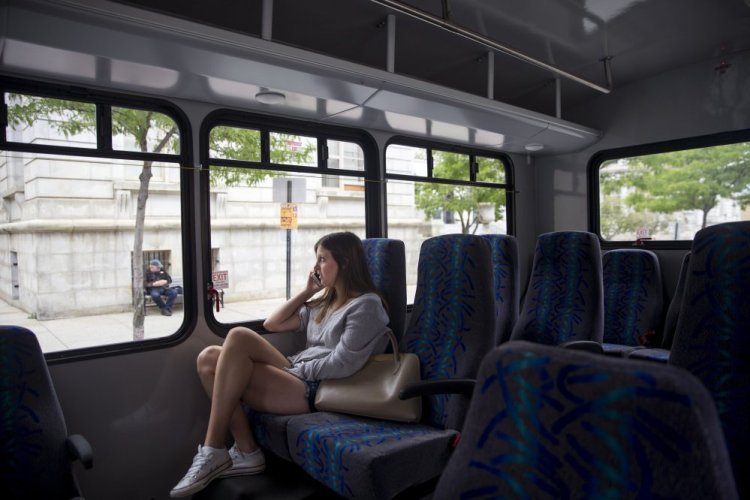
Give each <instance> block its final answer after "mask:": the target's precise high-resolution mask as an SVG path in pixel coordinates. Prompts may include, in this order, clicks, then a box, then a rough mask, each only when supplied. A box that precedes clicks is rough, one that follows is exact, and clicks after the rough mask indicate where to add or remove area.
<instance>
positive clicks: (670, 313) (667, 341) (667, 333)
mask: <svg viewBox="0 0 750 500" xmlns="http://www.w3.org/2000/svg"><path fill="white" fill-rule="evenodd" d="M689 264H690V252H688V253H686V254H685V257H683V259H682V266H681V267H680V276H679V277H678V278H677V287H676V288H675V291H674V296H673V297H672V300H671V301H670V302H669V308H668V309H667V314H666V316H665V318H664V336H663V339H662V343H661V346H662V348H664V349H671V348H672V342H673V341H674V332H675V330H676V329H677V318H678V317H679V313H680V307H682V298H683V296H684V295H685V281H686V279H687V270H688V265H689Z"/></svg>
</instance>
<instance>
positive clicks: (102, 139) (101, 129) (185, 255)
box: [0, 77, 197, 364]
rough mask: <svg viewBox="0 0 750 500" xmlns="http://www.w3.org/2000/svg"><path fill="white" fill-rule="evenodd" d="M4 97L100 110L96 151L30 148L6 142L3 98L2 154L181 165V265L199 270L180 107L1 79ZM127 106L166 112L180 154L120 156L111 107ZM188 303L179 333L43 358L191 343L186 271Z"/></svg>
mask: <svg viewBox="0 0 750 500" xmlns="http://www.w3.org/2000/svg"><path fill="white" fill-rule="evenodd" d="M0 93H1V94H2V96H3V97H4V96H5V95H6V94H7V93H17V94H25V95H30V96H36V97H46V98H53V99H62V100H68V101H79V102H85V103H91V104H94V105H96V113H97V132H96V135H97V144H96V148H79V147H74V146H59V145H48V144H28V143H22V142H15V141H9V140H8V138H7V126H8V106H7V105H6V104H5V100H4V98H3V103H2V104H3V107H2V111H1V112H0V127H2V132H0V150H3V151H15V152H22V153H37V154H48V155H60V156H77V157H89V158H107V159H114V160H136V161H156V162H158V161H162V162H170V163H174V164H177V165H179V168H180V204H181V206H182V210H181V216H180V217H181V219H180V224H181V240H182V261H183V265H184V268H185V269H186V270H188V269H194V268H195V265H194V263H195V252H194V250H193V245H192V242H193V241H195V227H194V225H195V224H194V217H193V213H194V210H193V208H192V201H191V196H190V193H191V192H192V191H193V188H192V186H193V184H194V182H193V176H192V175H191V174H190V172H189V170H190V165H192V164H193V161H192V152H193V147H192V133H191V127H190V121H189V120H188V117H187V115H186V114H185V113H184V112H183V111H182V110H181V109H180V108H179V107H178V106H176V105H174V104H172V103H170V102H168V101H165V100H162V99H156V98H152V97H140V96H136V95H132V94H123V93H117V92H109V91H98V90H93V89H88V88H85V87H80V86H74V85H51V84H46V83H41V82H36V81H30V80H24V79H17V78H10V77H0ZM112 107H123V108H130V109H139V110H144V111H154V112H158V113H162V114H164V115H166V116H168V117H170V118H171V119H172V120H174V122H175V124H176V125H177V127H178V130H179V134H180V152H179V153H178V154H173V153H150V152H145V153H144V152H140V151H122V150H115V149H113V148H112V129H111V120H112V114H111V108H112ZM184 274H185V276H183V280H184V281H183V282H184V285H183V286H184V289H185V294H184V303H185V308H184V309H185V312H184V316H183V322H182V324H181V325H180V327H179V328H178V329H177V331H176V332H175V333H173V334H172V335H168V336H165V337H160V338H155V339H144V340H133V341H128V342H121V343H113V344H105V345H98V346H91V347H81V348H73V349H68V350H65V351H54V352H50V353H45V355H44V356H45V359H46V360H47V361H48V362H49V363H50V364H57V363H63V362H70V361H79V360H83V359H92V358H100V357H104V356H111V355H119V354H126V353H133V352H142V351H148V350H152V349H157V348H163V347H167V346H172V345H175V344H178V343H181V342H182V341H184V340H185V339H186V338H187V333H188V332H190V331H192V330H193V327H194V325H195V323H196V317H197V315H196V312H195V298H194V294H193V293H191V292H192V290H193V289H194V285H193V283H194V282H195V275H194V274H190V273H188V272H187V271H186V272H185V273H184Z"/></svg>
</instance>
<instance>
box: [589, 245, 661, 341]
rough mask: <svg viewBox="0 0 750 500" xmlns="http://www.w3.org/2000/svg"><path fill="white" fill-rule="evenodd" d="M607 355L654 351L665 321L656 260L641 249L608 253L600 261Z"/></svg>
mask: <svg viewBox="0 0 750 500" xmlns="http://www.w3.org/2000/svg"><path fill="white" fill-rule="evenodd" d="M602 272H603V279H604V342H603V344H602V347H603V348H604V352H605V353H606V354H614V355H622V354H624V353H626V352H629V351H631V350H632V349H633V348H634V347H640V346H643V347H657V346H659V345H660V344H661V342H660V341H659V338H660V336H661V335H660V334H661V330H662V328H661V327H662V323H663V318H664V288H663V285H662V278H661V266H660V265H659V258H658V257H657V256H656V254H655V253H654V252H651V251H649V250H643V249H640V248H624V249H617V250H610V251H609V252H607V253H605V254H604V255H603V257H602Z"/></svg>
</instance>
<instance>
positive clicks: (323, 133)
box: [198, 109, 385, 337]
mask: <svg viewBox="0 0 750 500" xmlns="http://www.w3.org/2000/svg"><path fill="white" fill-rule="evenodd" d="M217 126H224V127H237V128H252V129H254V130H259V131H260V135H261V161H251V160H229V159H221V158H211V157H210V156H209V152H210V149H209V137H210V133H211V130H212V129H213V128H214V127H217ZM272 132H273V133H283V134H291V135H300V136H306V137H314V138H316V139H317V153H318V154H317V166H303V165H290V164H283V163H272V162H271V161H270V144H269V136H270V133H272ZM198 140H199V146H200V147H199V150H200V164H201V169H200V210H201V219H202V220H203V221H204V222H203V224H202V226H203V227H202V231H201V232H202V235H203V237H202V241H201V248H202V249H203V251H204V257H205V258H204V270H206V272H205V273H204V276H203V281H202V282H201V283H202V286H203V287H204V288H205V287H207V286H208V283H209V282H210V281H211V262H210V255H211V249H212V248H213V247H212V243H211V227H210V220H211V218H210V217H211V214H210V195H211V186H210V178H209V174H210V167H211V166H221V167H235V168H250V169H259V170H276V171H279V172H291V173H295V172H296V173H307V174H316V175H320V176H321V178H322V177H323V176H350V177H358V178H361V179H363V181H364V184H365V192H364V203H365V234H366V237H367V238H378V237H384V236H385V227H384V224H385V215H384V200H385V189H383V188H382V187H381V184H382V180H383V177H382V175H383V173H382V171H381V169H380V165H379V163H378V146H377V144H376V142H375V139H374V138H373V137H372V135H370V133H369V132H367V131H365V130H362V129H357V128H349V127H342V126H336V125H327V124H325V125H324V124H320V123H317V122H312V121H304V120H297V119H291V118H281V117H276V116H268V115H260V114H257V113H252V112H244V111H233V110H229V109H218V110H215V111H213V112H211V113H209V114H208V115H207V116H206V117H205V118H204V119H203V121H202V122H201V126H200V135H199V139H198ZM329 140H334V141H344V142H352V143H356V144H358V145H359V146H360V147H361V148H362V152H363V156H364V170H349V169H339V168H329V167H328V145H327V141H329ZM209 309H210V303H209V302H208V300H206V307H205V310H204V319H205V320H206V323H207V324H208V327H209V329H210V330H211V331H212V332H213V333H214V334H216V335H218V336H220V337H226V335H227V333H229V330H230V329H231V328H233V327H234V326H238V325H243V326H247V327H249V328H252V329H253V330H255V331H257V332H260V333H269V332H266V331H265V329H264V328H263V321H262V320H253V321H246V322H240V323H221V322H219V321H217V320H216V317H215V316H214V314H212V313H210V311H209Z"/></svg>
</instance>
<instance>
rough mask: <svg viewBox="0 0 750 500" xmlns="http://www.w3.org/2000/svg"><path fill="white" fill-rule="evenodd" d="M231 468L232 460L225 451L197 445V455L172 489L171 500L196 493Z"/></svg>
mask: <svg viewBox="0 0 750 500" xmlns="http://www.w3.org/2000/svg"><path fill="white" fill-rule="evenodd" d="M231 466H232V458H231V457H230V456H229V452H227V450H226V449H221V450H219V449H216V448H207V447H205V446H201V445H198V453H197V454H196V455H195V457H194V458H193V465H191V466H190V469H188V471H187V474H185V477H183V478H182V479H180V482H179V483H177V486H175V487H174V488H172V491H170V492H169V496H171V497H172V498H179V497H186V496H189V495H192V494H193V493H196V492H198V491H200V490H202V489H203V488H205V487H206V486H208V483H210V482H211V481H212V480H213V479H215V478H216V477H217V476H218V475H219V474H220V473H221V472H223V471H224V470H226V469H228V468H230V467H231Z"/></svg>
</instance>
